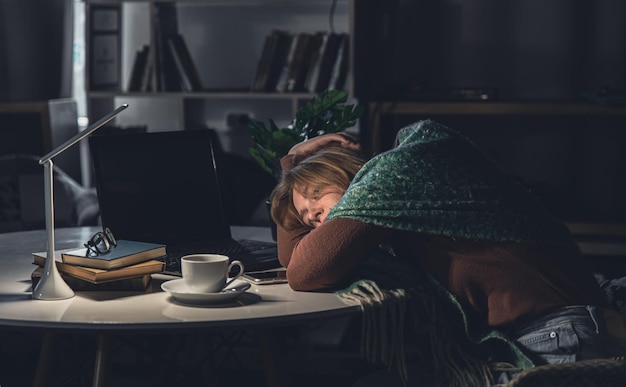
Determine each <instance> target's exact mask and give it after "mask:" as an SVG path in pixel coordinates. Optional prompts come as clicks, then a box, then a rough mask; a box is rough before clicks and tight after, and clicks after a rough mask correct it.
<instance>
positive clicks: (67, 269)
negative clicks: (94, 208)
mask: <svg viewBox="0 0 626 387" xmlns="http://www.w3.org/2000/svg"><path fill="white" fill-rule="evenodd" d="M63 252H64V250H60V251H56V252H55V253H54V258H55V261H56V264H57V269H58V270H59V272H60V273H62V274H67V275H70V276H74V277H77V278H81V279H83V280H85V281H89V282H91V283H94V284H98V283H102V282H107V281H113V280H119V279H123V278H131V277H137V276H141V275H144V274H152V273H160V272H162V271H163V270H164V268H165V263H164V262H162V261H159V260H156V259H152V260H148V261H145V262H141V263H137V264H134V265H130V266H126V267H123V268H121V269H115V270H102V269H95V268H92V267H85V266H76V265H70V264H67V263H63V260H62V258H61V255H62V254H63ZM46 255H47V253H46V252H45V251H43V252H38V253H33V258H34V261H33V263H34V264H35V265H38V266H44V265H45V263H46Z"/></svg>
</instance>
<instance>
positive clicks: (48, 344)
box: [33, 332, 57, 387]
mask: <svg viewBox="0 0 626 387" xmlns="http://www.w3.org/2000/svg"><path fill="white" fill-rule="evenodd" d="M56 339H57V337H56V335H55V334H53V333H50V332H46V333H44V335H43V341H42V342H41V351H39V360H38V361H37V370H36V371H35V379H34V381H33V387H39V386H42V387H45V386H46V382H47V376H48V370H49V369H50V362H51V361H52V353H53V352H54V347H55V345H56Z"/></svg>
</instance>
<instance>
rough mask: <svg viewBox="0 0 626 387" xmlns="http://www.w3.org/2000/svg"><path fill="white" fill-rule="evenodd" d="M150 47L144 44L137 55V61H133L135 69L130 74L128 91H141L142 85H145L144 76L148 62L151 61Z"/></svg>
mask: <svg viewBox="0 0 626 387" xmlns="http://www.w3.org/2000/svg"><path fill="white" fill-rule="evenodd" d="M149 57H150V46H148V45H147V44H144V45H143V46H142V47H141V48H140V49H139V50H137V52H136V53H135V59H134V61H133V67H132V69H131V72H130V79H129V81H128V91H141V85H142V83H143V75H144V72H145V71H146V62H147V61H148V60H149V59H150V58H149Z"/></svg>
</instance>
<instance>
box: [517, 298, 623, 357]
mask: <svg viewBox="0 0 626 387" xmlns="http://www.w3.org/2000/svg"><path fill="white" fill-rule="evenodd" d="M509 335H510V336H511V337H512V338H513V339H515V340H516V341H517V342H518V343H519V344H521V346H522V347H523V348H525V349H526V350H528V352H529V354H530V356H534V357H535V358H534V359H533V360H534V361H535V362H536V363H540V362H545V363H548V364H560V363H570V362H574V361H579V360H588V359H600V358H608V357H615V356H625V355H626V340H624V339H620V338H617V337H614V336H612V335H611V334H609V332H608V330H607V324H606V321H605V319H604V308H600V307H596V306H590V305H585V306H570V307H564V308H559V309H557V310H556V311H553V312H551V313H549V314H547V315H544V316H542V317H539V318H537V319H534V320H533V321H531V322H528V323H526V324H523V325H520V326H516V327H514V328H513V329H512V330H511V331H509Z"/></svg>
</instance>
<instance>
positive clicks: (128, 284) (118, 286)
mask: <svg viewBox="0 0 626 387" xmlns="http://www.w3.org/2000/svg"><path fill="white" fill-rule="evenodd" d="M42 273H43V268H42V267H39V266H38V267H36V268H35V270H33V272H32V273H31V275H30V279H31V283H32V286H33V289H34V288H35V286H37V283H39V280H40V279H41V275H42ZM61 277H62V278H63V280H64V281H65V283H67V285H68V286H69V287H70V288H72V289H73V290H75V291H137V290H146V289H147V288H148V286H149V285H150V281H151V280H152V276H151V275H150V274H143V275H139V276H135V277H128V278H121V279H118V280H112V281H104V282H91V281H87V280H84V279H81V278H78V277H74V276H71V275H68V274H66V273H61Z"/></svg>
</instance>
